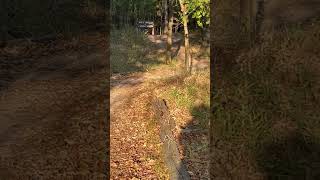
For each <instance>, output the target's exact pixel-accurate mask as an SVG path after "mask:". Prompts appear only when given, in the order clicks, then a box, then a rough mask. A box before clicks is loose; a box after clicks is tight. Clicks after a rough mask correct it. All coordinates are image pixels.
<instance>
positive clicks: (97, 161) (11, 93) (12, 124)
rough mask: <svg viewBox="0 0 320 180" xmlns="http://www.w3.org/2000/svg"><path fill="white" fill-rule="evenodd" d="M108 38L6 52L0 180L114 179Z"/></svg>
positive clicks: (35, 45) (0, 120)
mask: <svg viewBox="0 0 320 180" xmlns="http://www.w3.org/2000/svg"><path fill="white" fill-rule="evenodd" d="M105 44H106V39H105V38H104V37H103V34H100V33H87V34H85V35H82V36H81V37H77V38H75V39H73V40H71V41H68V40H62V39H60V40H56V41H54V42H51V43H45V44H40V43H30V42H19V43H16V44H12V45H9V46H8V47H6V48H5V49H1V52H0V53H1V57H2V58H3V59H2V60H1V64H0V65H1V69H0V74H1V84H0V85H1V91H0V97H1V99H0V157H1V163H0V177H2V178H6V179H18V178H22V179H26V178H27V177H29V178H37V177H39V178H45V179H52V178H54V179H55V178H59V177H60V178H62V177H63V178H66V177H79V178H80V177H85V178H90V179H102V178H103V177H106V176H107V172H106V171H107V169H105V166H104V164H105V163H106V160H107V158H106V157H107V156H106V155H107V154H106V152H107V143H108V142H107V139H108V138H107V137H106V134H107V125H106V122H105V121H104V120H105V117H106V112H107V109H106V108H107V106H106V104H107V99H106V97H107V94H106V90H107V84H108V79H107V78H106V77H107V68H106V67H107V66H106V52H105V49H106V46H105Z"/></svg>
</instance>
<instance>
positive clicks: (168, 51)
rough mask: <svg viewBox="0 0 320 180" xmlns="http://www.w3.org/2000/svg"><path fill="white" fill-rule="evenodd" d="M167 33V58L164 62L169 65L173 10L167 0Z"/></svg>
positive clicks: (170, 59) (170, 1)
mask: <svg viewBox="0 0 320 180" xmlns="http://www.w3.org/2000/svg"><path fill="white" fill-rule="evenodd" d="M168 11H169V12H168V18H169V23H168V32H167V34H168V35H167V57H166V62H167V63H169V62H171V61H172V51H171V49H172V26H173V8H172V0H169V8H168Z"/></svg>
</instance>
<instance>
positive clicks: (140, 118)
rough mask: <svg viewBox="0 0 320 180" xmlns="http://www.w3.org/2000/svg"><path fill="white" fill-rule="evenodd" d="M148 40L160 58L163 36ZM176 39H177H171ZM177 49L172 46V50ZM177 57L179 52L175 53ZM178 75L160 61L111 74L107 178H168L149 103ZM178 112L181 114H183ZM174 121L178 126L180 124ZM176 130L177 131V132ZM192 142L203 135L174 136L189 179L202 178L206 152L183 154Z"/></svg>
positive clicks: (176, 110) (205, 138)
mask: <svg viewBox="0 0 320 180" xmlns="http://www.w3.org/2000/svg"><path fill="white" fill-rule="evenodd" d="M149 40H150V41H151V42H152V43H153V45H155V49H153V51H152V52H151V54H153V56H155V57H157V58H159V57H161V53H162V54H163V52H164V49H165V41H164V38H163V37H153V36H149ZM178 41H179V39H175V40H174V42H178ZM177 48H178V47H176V46H175V47H174V49H175V50H176V49H177ZM148 54H150V53H148ZM177 56H181V54H179V53H178V54H177ZM182 56H183V55H182ZM179 76H181V72H179V71H177V68H176V67H174V66H170V65H164V64H162V65H157V66H155V67H154V68H151V69H150V70H148V71H145V72H133V73H129V74H127V75H121V74H114V75H113V76H112V77H111V97H110V104H111V109H110V111H111V124H110V125H111V128H110V130H111V132H110V141H111V147H110V157H111V179H169V175H168V170H167V167H166V164H165V162H164V160H163V153H164V152H163V150H162V143H161V141H160V135H159V134H160V132H159V126H158V123H157V122H156V120H155V119H154V114H153V112H152V111H153V109H152V105H151V103H152V101H153V100H154V99H155V98H159V94H160V93H161V92H163V91H164V89H166V87H168V88H169V86H167V85H166V84H165V82H166V81H170V80H174V81H175V79H178V80H179ZM170 110H172V111H174V112H173V115H174V113H177V112H178V111H179V109H170ZM178 114H179V115H178V116H180V117H181V115H182V114H183V113H181V112H180V113H178ZM188 120H190V118H185V119H184V122H183V123H184V124H188V123H187V121H188ZM183 123H182V124H183ZM177 124H178V126H177V128H178V129H179V127H180V126H179V125H180V124H181V123H179V122H177ZM186 126H187V125H186ZM180 128H181V127H180ZM180 130H181V129H180ZM187 130H188V129H186V131H187ZM179 132H180V133H181V131H177V134H179ZM196 141H198V142H199V141H207V134H206V133H203V132H202V133H200V134H199V133H195V134H194V132H192V131H190V132H188V133H186V134H180V136H179V135H177V139H176V142H177V144H179V147H180V148H181V149H180V152H181V159H184V162H186V163H189V164H187V167H188V171H189V173H190V175H191V177H192V179H199V178H201V179H206V177H208V174H207V172H206V169H207V164H206V160H205V159H206V153H203V152H202V154H201V155H199V154H198V156H197V155H195V154H193V155H195V157H194V158H193V159H189V158H187V156H186V155H185V154H184V152H186V151H185V150H184V149H186V148H188V147H186V146H188V144H196V143H197V142H196ZM181 142H183V143H184V144H182V143H181ZM198 148H199V147H198ZM200 148H201V147H200ZM189 157H190V156H189Z"/></svg>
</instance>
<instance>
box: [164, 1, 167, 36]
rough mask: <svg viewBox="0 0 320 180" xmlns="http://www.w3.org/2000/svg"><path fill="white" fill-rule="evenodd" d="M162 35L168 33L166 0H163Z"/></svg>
mask: <svg viewBox="0 0 320 180" xmlns="http://www.w3.org/2000/svg"><path fill="white" fill-rule="evenodd" d="M163 3H164V32H163V33H164V34H165V35H167V33H168V0H164V1H163Z"/></svg>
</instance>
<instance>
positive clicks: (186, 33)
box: [179, 0, 192, 73]
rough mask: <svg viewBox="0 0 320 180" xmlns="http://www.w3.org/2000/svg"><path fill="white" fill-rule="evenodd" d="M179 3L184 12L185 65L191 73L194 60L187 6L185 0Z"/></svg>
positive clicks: (180, 0)
mask: <svg viewBox="0 0 320 180" xmlns="http://www.w3.org/2000/svg"><path fill="white" fill-rule="evenodd" d="M179 3H180V9H181V12H182V23H183V30H184V48H185V67H186V70H187V72H188V73H191V70H192V60H191V54H190V43H189V29H188V12H187V6H186V4H185V1H184V0H179Z"/></svg>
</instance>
